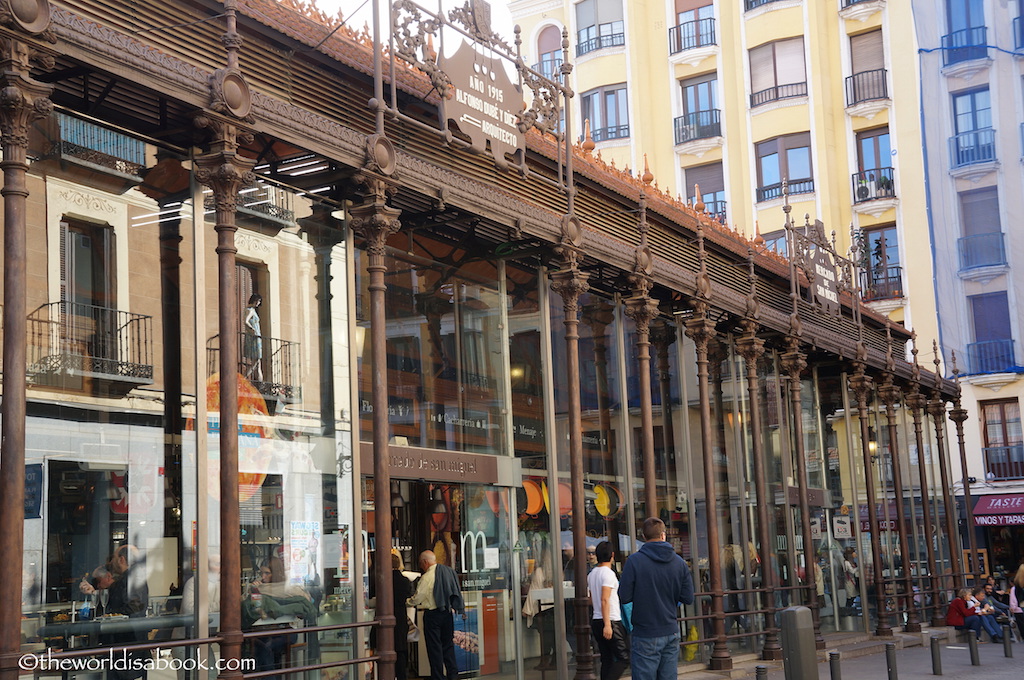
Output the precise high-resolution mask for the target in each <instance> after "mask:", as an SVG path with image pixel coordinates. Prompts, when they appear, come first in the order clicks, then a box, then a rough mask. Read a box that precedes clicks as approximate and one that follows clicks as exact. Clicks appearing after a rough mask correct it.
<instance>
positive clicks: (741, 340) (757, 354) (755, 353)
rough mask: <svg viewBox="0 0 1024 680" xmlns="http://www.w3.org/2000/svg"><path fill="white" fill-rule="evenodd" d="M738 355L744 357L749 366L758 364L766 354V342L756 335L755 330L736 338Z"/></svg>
mask: <svg viewBox="0 0 1024 680" xmlns="http://www.w3.org/2000/svg"><path fill="white" fill-rule="evenodd" d="M735 345H736V353H737V354H739V355H740V356H741V357H743V360H744V361H745V362H747V366H750V365H752V364H757V360H758V359H760V358H761V356H762V355H763V354H764V340H762V339H761V338H759V337H757V336H756V335H754V332H753V330H751V331H749V332H748V333H746V334H744V335H741V336H740V337H738V338H736V341H735Z"/></svg>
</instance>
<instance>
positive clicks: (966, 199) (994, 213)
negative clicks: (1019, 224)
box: [960, 187, 1001, 236]
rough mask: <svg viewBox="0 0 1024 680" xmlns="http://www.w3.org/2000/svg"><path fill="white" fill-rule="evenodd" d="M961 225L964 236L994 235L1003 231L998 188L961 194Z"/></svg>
mask: <svg viewBox="0 0 1024 680" xmlns="http://www.w3.org/2000/svg"><path fill="white" fill-rule="evenodd" d="M960 224H962V225H963V234H964V236H977V235H979V234H994V233H996V232H998V231H1001V226H1000V222H999V192H998V190H997V189H996V187H987V188H985V189H978V190H977V191H965V192H963V193H962V194H960Z"/></svg>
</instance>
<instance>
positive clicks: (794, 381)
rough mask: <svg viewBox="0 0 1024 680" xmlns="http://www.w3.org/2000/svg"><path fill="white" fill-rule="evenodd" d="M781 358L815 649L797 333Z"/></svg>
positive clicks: (821, 643)
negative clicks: (791, 427) (790, 422)
mask: <svg viewBox="0 0 1024 680" xmlns="http://www.w3.org/2000/svg"><path fill="white" fill-rule="evenodd" d="M781 359H782V370H783V371H784V372H785V373H786V375H787V377H788V378H789V402H790V411H791V413H792V416H793V420H792V426H793V449H794V451H793V457H794V458H795V459H796V485H797V489H798V491H799V495H800V535H801V539H802V541H803V544H804V602H805V603H806V605H807V608H808V609H810V610H811V620H812V621H813V622H814V646H815V648H816V649H825V638H823V637H821V612H820V610H819V608H818V590H817V587H816V583H817V578H816V576H815V573H814V570H815V568H817V566H818V558H817V556H816V555H815V551H814V539H813V537H812V535H811V501H810V498H809V497H808V490H807V455H806V453H805V451H804V417H803V406H802V402H803V396H802V393H803V384H802V383H801V382H800V374H801V373H803V372H804V369H806V368H807V355H806V354H804V353H803V352H801V351H800V340H799V338H798V337H795V336H790V337H788V338H786V352H784V353H783V354H782V357H781ZM787 507H788V499H787Z"/></svg>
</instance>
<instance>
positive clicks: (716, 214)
mask: <svg viewBox="0 0 1024 680" xmlns="http://www.w3.org/2000/svg"><path fill="white" fill-rule="evenodd" d="M727 204H728V201H708V202H707V203H705V204H704V212H706V213H707V214H708V215H711V217H712V219H715V220H718V221H719V222H721V223H722V224H725V219H726V217H725V208H726V205H727Z"/></svg>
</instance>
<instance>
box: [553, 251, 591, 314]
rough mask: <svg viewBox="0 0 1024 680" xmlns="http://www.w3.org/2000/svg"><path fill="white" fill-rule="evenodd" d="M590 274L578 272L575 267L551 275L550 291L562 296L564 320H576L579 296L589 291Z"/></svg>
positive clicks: (578, 309)
mask: <svg viewBox="0 0 1024 680" xmlns="http://www.w3.org/2000/svg"><path fill="white" fill-rule="evenodd" d="M589 279H590V274H588V273H587V272H583V271H580V270H579V269H578V268H577V267H576V266H575V265H571V266H569V267H567V268H565V269H559V270H558V271H556V272H552V273H551V290H552V291H554V292H555V293H556V294H558V295H560V296H562V304H563V305H564V307H565V315H566V318H567V319H568V318H570V317H571V318H572V320H573V321H575V320H576V319H577V316H578V315H579V311H580V295H583V294H584V293H586V292H587V291H588V290H590V284H589V283H588V280H589Z"/></svg>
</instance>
